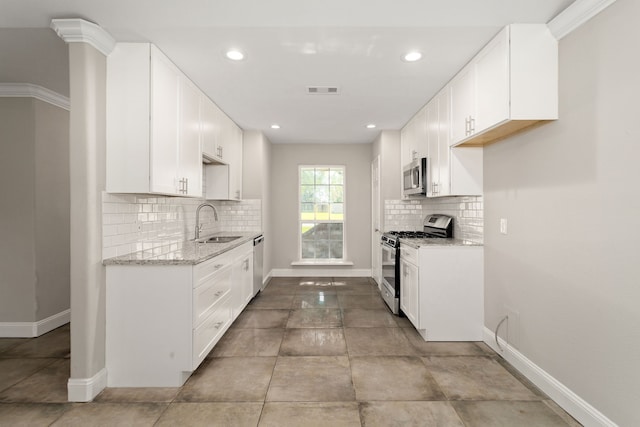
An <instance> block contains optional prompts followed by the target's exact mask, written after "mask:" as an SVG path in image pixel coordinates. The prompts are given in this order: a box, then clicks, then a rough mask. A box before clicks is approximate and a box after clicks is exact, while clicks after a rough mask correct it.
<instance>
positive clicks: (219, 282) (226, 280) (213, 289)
mask: <svg viewBox="0 0 640 427" xmlns="http://www.w3.org/2000/svg"><path fill="white" fill-rule="evenodd" d="M231 271H232V268H231V265H227V266H225V267H222V268H221V269H220V270H217V271H216V273H215V274H211V275H209V276H208V280H206V281H205V282H204V283H201V284H200V286H198V287H197V288H195V289H194V290H193V325H194V327H197V326H198V325H200V323H202V322H203V321H204V320H205V319H206V318H207V317H208V316H209V315H210V314H211V312H212V311H213V310H215V309H216V307H217V306H218V305H219V304H220V302H221V301H222V300H223V298H225V296H226V295H229V293H230V292H231Z"/></svg>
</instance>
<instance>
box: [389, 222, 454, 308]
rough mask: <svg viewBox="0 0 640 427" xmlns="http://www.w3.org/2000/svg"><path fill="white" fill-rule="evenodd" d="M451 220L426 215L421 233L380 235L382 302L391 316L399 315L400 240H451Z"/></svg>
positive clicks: (407, 232)
mask: <svg viewBox="0 0 640 427" xmlns="http://www.w3.org/2000/svg"><path fill="white" fill-rule="evenodd" d="M451 237H453V219H452V218H451V217H449V216H447V215H440V214H433V215H427V217H426V218H425V219H424V224H423V230H422V231H389V232H386V233H384V234H383V235H382V237H381V239H380V246H381V248H382V287H381V290H380V292H381V294H382V298H383V299H384V302H385V303H386V304H387V305H388V306H389V309H391V311H392V312H393V314H397V315H398V314H400V250H399V247H400V239H425V238H451Z"/></svg>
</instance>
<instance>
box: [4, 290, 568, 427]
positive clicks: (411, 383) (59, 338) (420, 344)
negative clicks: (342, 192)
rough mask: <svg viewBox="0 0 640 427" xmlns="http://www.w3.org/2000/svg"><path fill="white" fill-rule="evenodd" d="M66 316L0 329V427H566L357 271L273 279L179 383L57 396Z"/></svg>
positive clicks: (466, 346)
mask: <svg viewBox="0 0 640 427" xmlns="http://www.w3.org/2000/svg"><path fill="white" fill-rule="evenodd" d="M69 366H70V360H69V325H66V326H63V327H61V328H58V329H56V330H55V331H52V332H50V333H48V334H46V335H43V336H41V337H39V338H34V339H9V338H4V339H0V426H18V425H24V426H49V425H53V426H94V425H95V426H98V425H99V426H109V425H127V426H134V425H135V426H278V427H284V426H332V427H339V426H361V425H362V426H403V427H404V426H578V425H579V424H578V423H577V422H575V421H574V420H573V419H572V418H571V417H570V416H568V415H567V414H566V413H565V412H564V411H562V409H560V408H559V407H558V406H557V405H556V404H555V403H553V402H552V401H551V400H550V399H549V398H547V397H546V396H545V395H544V394H543V393H542V392H540V391H539V390H538V389H536V388H535V387H534V386H533V385H531V384H530V383H529V382H528V381H527V380H526V379H524V378H522V377H521V376H520V375H519V374H518V373H517V372H516V371H514V370H513V369H512V368H511V367H510V366H509V365H507V364H506V363H505V362H504V361H503V360H502V359H501V358H499V357H498V356H497V355H496V354H495V353H494V352H493V351H492V350H491V349H490V348H489V347H487V346H486V345H484V344H483V343H473V342H457V343H442V342H439V343H432V342H430V343H426V342H424V341H423V340H422V338H421V337H420V336H419V335H418V334H417V332H416V331H415V330H414V329H413V327H412V326H411V324H410V323H409V322H408V321H407V319H406V318H398V317H396V316H393V315H391V314H390V312H389V311H388V310H387V309H386V306H385V305H384V303H383V301H382V299H381V298H380V296H379V295H378V291H377V288H376V287H375V285H374V283H373V282H372V281H371V280H370V279H367V278H333V279H331V278H274V279H272V280H271V282H270V283H269V285H268V286H267V288H266V289H265V290H264V291H263V292H262V293H261V294H260V295H259V296H258V297H257V298H255V299H254V300H253V301H252V302H251V304H249V306H248V307H247V309H246V310H245V311H244V312H243V313H242V314H241V315H240V317H239V318H238V319H237V320H236V322H235V323H234V325H233V326H232V327H231V329H229V330H228V331H227V333H226V334H225V335H224V337H223V338H222V339H221V341H220V342H219V343H218V345H217V346H216V347H215V348H214V350H213V351H212V352H211V354H209V356H208V357H207V359H206V360H205V361H204V362H203V364H202V365H201V366H200V368H198V370H197V371H196V372H194V374H193V375H192V376H191V378H190V379H189V380H188V381H187V383H186V384H185V385H184V386H183V387H180V388H138V389H114V388H107V389H105V390H104V391H103V392H102V393H101V394H100V395H98V396H97V397H96V399H95V400H94V402H90V403H68V402H67V401H66V397H67V390H66V383H67V379H68V376H69Z"/></svg>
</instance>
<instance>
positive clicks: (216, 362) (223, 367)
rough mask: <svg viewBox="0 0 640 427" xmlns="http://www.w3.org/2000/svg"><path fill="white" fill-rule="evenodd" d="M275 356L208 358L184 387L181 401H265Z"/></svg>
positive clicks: (179, 395)
mask: <svg viewBox="0 0 640 427" xmlns="http://www.w3.org/2000/svg"><path fill="white" fill-rule="evenodd" d="M275 362H276V358H275V357H222V358H213V359H208V360H207V361H205V362H204V363H203V364H202V365H201V366H200V368H198V369H197V370H196V372H194V373H193V375H192V376H191V378H189V380H188V381H187V383H186V384H185V385H184V386H183V387H182V390H181V391H180V393H179V394H178V397H177V398H176V400H177V401H181V402H262V401H264V397H265V395H266V393H267V388H268V387H269V381H270V380H271V374H272V373H273V366H274V365H275Z"/></svg>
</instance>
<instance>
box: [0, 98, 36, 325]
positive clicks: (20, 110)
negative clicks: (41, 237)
mask: <svg viewBox="0 0 640 427" xmlns="http://www.w3.org/2000/svg"><path fill="white" fill-rule="evenodd" d="M33 103H34V100H33V99H31V98H0V140H1V141H2V143H1V144H0V198H1V199H2V208H1V209H0V235H1V236H2V238H1V239H0V271H1V272H2V274H1V275H0V276H1V277H0V322H33V321H35V320H36V318H35V292H36V289H35V286H36V274H35V265H36V259H35V256H36V254H35V248H34V242H35V229H34V227H33V224H34V222H35V211H34V198H35V194H34V193H35V162H34V159H35V144H34V133H35V132H34V121H35V117H34V115H33Z"/></svg>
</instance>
